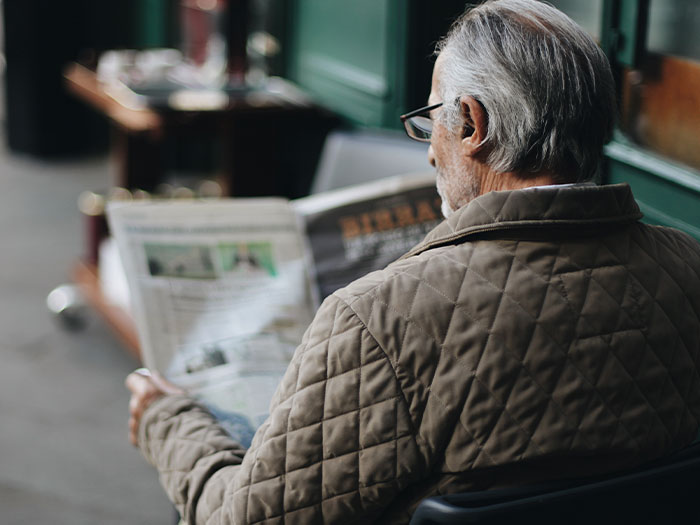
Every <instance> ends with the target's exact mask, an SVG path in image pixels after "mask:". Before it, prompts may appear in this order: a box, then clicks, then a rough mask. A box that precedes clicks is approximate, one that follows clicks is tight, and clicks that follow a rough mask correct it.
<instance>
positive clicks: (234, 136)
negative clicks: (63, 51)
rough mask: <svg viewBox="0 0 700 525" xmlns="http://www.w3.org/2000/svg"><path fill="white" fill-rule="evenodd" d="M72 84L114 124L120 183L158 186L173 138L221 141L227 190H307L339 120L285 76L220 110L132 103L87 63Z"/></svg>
mask: <svg viewBox="0 0 700 525" xmlns="http://www.w3.org/2000/svg"><path fill="white" fill-rule="evenodd" d="M64 78H65V81H66V86H67V88H68V90H69V91H70V92H72V93H73V94H75V95H76V96H77V97H78V98H80V99H81V100H83V101H84V102H85V103H87V104H89V105H90V106H92V107H93V108H94V109H95V110H97V111H98V112H99V113H101V114H102V115H104V116H105V117H107V119H108V120H109V122H110V123H111V124H112V136H113V138H112V155H113V156H114V159H115V162H116V165H117V175H116V180H115V181H114V185H116V186H122V187H125V188H128V189H136V188H140V189H144V190H147V191H150V190H152V189H153V188H155V186H156V185H157V184H158V183H159V182H162V181H163V180H164V177H165V176H166V173H165V171H166V166H164V162H163V158H164V148H165V146H166V142H167V140H168V139H169V138H173V137H179V138H185V139H186V138H187V137H197V138H201V137H202V136H206V137H211V139H212V140H222V141H223V143H224V147H223V150H224V151H223V158H222V159H220V164H221V165H220V166H219V169H218V172H219V173H221V175H222V176H223V183H224V187H225V189H226V192H227V194H229V195H236V196H246V197H249V196H261V195H282V196H286V197H290V198H295V197H299V196H302V195H305V194H306V193H307V192H308V188H309V185H310V183H311V178H312V176H313V173H314V171H315V167H316V162H317V159H318V155H319V153H320V151H321V147H322V145H323V141H324V139H325V136H326V134H327V133H328V131H329V130H330V129H331V128H333V127H335V126H336V125H338V123H339V121H338V119H337V118H336V117H335V116H334V115H333V114H331V113H330V112H328V111H326V110H324V109H323V108H321V107H319V106H318V105H315V104H313V103H311V102H310V100H309V99H308V98H307V97H306V96H304V95H303V94H302V93H301V92H300V91H299V90H298V89H296V88H295V87H294V86H293V85H291V84H290V83H288V82H285V81H282V80H281V79H278V80H276V81H275V82H276V83H275V89H274V90H271V89H259V90H247V91H242V92H240V94H233V95H231V96H230V97H229V101H228V103H227V104H226V105H225V106H224V107H221V108H218V109H214V110H196V111H192V110H190V111H183V110H177V109H173V108H168V107H159V108H153V107H132V106H130V105H129V104H128V103H125V102H124V100H122V99H120V98H119V97H115V96H114V94H110V93H111V91H110V87H109V86H105V85H103V84H102V83H100V82H99V81H98V78H97V75H96V73H95V72H94V71H93V70H91V69H89V68H87V67H84V66H82V65H80V64H76V63H73V64H70V65H69V66H68V67H67V68H66V69H65V71H64Z"/></svg>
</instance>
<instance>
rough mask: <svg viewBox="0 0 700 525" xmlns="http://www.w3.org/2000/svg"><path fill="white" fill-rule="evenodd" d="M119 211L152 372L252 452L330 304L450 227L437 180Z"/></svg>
mask: <svg viewBox="0 0 700 525" xmlns="http://www.w3.org/2000/svg"><path fill="white" fill-rule="evenodd" d="M107 213H108V219H109V225H110V230H111V232H112V235H113V237H114V239H115V241H116V243H117V247H118V250H119V253H120V256H121V260H122V265H123V268H124V272H125V274H126V278H127V281H128V283H129V296H130V302H131V313H132V315H133V317H134V319H135V322H136V326H137V329H138V332H139V338H140V344H141V353H142V358H143V361H144V364H145V365H146V366H147V367H149V368H152V369H155V370H158V371H160V372H161V373H162V374H163V375H165V377H167V378H168V379H170V380H171V381H173V382H175V383H176V384H179V385H181V386H183V387H185V388H188V389H189V390H190V391H191V392H192V394H194V395H195V396H197V397H199V398H200V399H201V400H202V401H203V402H204V403H205V404H206V405H207V406H208V407H209V408H210V409H211V410H212V412H213V413H214V414H215V415H217V417H220V419H222V420H226V421H228V423H229V425H224V426H226V427H227V429H229V431H232V433H235V436H236V437H237V438H238V439H239V440H240V441H241V442H242V443H244V444H245V443H246V442H247V441H248V440H249V439H250V438H251V437H252V434H253V433H254V431H255V429H256V428H257V427H258V426H259V425H260V424H261V423H262V421H263V420H264V419H265V417H266V416H267V413H268V406H269V402H270V400H271V399H272V396H273V394H274V391H275V389H276V387H277V384H278V383H279V380H280V379H281V376H282V375H283V373H284V371H285V369H286V367H287V365H288V363H289V361H290V359H291V356H292V354H293V352H294V350H295V348H296V346H297V345H298V344H299V343H300V342H301V338H302V335H303V332H304V330H305V329H306V328H307V326H308V325H309V323H310V322H311V320H312V317H313V313H314V311H315V308H316V306H317V305H318V303H319V301H320V300H321V299H323V298H324V297H326V296H327V295H329V294H330V293H332V292H333V291H335V290H336V289H337V288H339V287H341V286H344V285H346V284H348V283H349V282H351V281H353V280H354V279H356V278H358V277H361V276H362V275H365V274H366V273H368V272H370V271H373V270H377V269H380V268H383V267H384V266H386V265H387V264H388V263H390V262H391V261H393V260H395V259H397V258H398V257H400V256H401V255H402V254H403V253H405V252H406V251H408V250H409V249H410V248H411V247H413V246H414V245H415V244H417V243H418V242H420V241H421V240H422V239H423V237H424V236H425V234H426V233H427V232H428V231H429V230H430V229H432V228H433V227H434V226H435V225H437V223H438V222H439V220H440V218H441V215H440V201H439V198H438V196H437V192H436V190H435V183H434V176H433V175H429V176H428V175H419V176H401V177H393V178H388V179H383V180H380V181H377V182H373V183H370V184H364V185H360V186H356V187H350V188H346V189H342V190H335V191H331V192H325V193H323V194H319V195H314V196H312V197H307V198H304V199H298V200H296V201H293V202H289V201H287V200H285V199H274V198H255V199H222V200H209V201H182V200H177V201H151V202H130V203H121V202H120V203H113V204H110V205H109V206H108V209H107ZM231 421H234V423H233V424H231Z"/></svg>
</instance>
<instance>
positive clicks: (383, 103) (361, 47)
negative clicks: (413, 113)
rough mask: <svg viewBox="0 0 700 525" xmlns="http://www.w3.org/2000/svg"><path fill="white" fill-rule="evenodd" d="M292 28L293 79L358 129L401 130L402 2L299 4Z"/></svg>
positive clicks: (303, 0) (311, 0)
mask: <svg viewBox="0 0 700 525" xmlns="http://www.w3.org/2000/svg"><path fill="white" fill-rule="evenodd" d="M293 28H294V35H293V36H292V41H291V46H292V53H291V57H290V61H291V63H290V76H291V77H292V79H293V80H295V81H296V82H297V83H298V84H299V85H301V86H302V87H303V88H305V89H307V90H308V91H310V92H311V93H312V94H313V95H315V96H316V97H317V99H318V100H319V101H320V102H321V103H322V104H324V105H326V106H328V107H329V108H331V109H333V110H335V111H337V112H338V113H339V114H341V115H343V116H345V117H348V118H349V119H350V120H352V121H354V122H355V123H357V124H361V125H365V126H380V127H381V126H392V125H393V126H395V125H396V124H394V123H393V122H391V120H392V119H393V118H395V117H396V115H397V111H398V110H397V108H398V107H399V106H401V105H402V103H403V99H404V94H403V93H404V91H403V89H402V85H403V83H402V82H401V80H402V79H403V77H404V76H405V75H404V73H405V60H406V58H405V53H404V49H405V38H406V36H405V35H406V9H405V8H404V9H401V8H400V2H399V0H353V1H352V2H348V1H343V0H297V1H296V2H294V9H293Z"/></svg>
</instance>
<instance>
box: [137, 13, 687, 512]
mask: <svg viewBox="0 0 700 525" xmlns="http://www.w3.org/2000/svg"><path fill="white" fill-rule="evenodd" d="M429 102H430V105H429V106H428V107H426V108H424V109H421V110H417V111H415V112H413V113H410V114H408V115H406V116H405V117H404V120H405V122H406V126H407V130H408V131H409V134H410V135H411V136H413V137H414V138H419V139H423V140H430V141H431V147H430V153H429V157H430V161H431V163H432V164H433V165H434V166H435V167H436V168H437V186H438V189H439V191H440V194H441V196H442V198H443V205H444V206H443V207H444V212H445V215H446V216H447V219H446V220H445V221H444V222H443V223H442V224H440V225H439V226H438V227H437V228H436V229H435V230H434V231H433V232H431V233H430V234H429V235H428V236H427V238H426V239H425V240H424V242H422V243H421V244H420V245H419V246H417V247H416V248H415V249H413V250H412V251H411V252H410V253H408V254H407V255H405V256H404V257H403V258H402V259H400V260H399V261H397V262H395V263H393V264H391V265H389V266H388V267H387V268H386V269H384V270H382V271H378V272H374V273H371V274H369V275H367V276H366V277H364V278H362V279H359V280H358V281H356V282H354V283H352V284H351V285H350V286H348V287H346V288H344V289H342V290H339V291H337V292H335V293H334V294H333V295H332V296H330V297H329V298H328V299H327V300H326V301H325V302H324V303H323V305H322V306H321V308H320V309H319V311H318V313H317V315H316V318H315V320H314V321H313V323H312V324H311V326H310V327H309V329H308V331H307V332H306V334H305V336H304V340H303V342H302V343H301V345H300V346H299V348H298V349H297V351H296V353H295V356H294V358H293V361H292V363H291V365H290V366H289V370H288V371H287V374H286V376H285V378H284V379H283V381H282V383H281V385H280V387H279V389H278V391H277V393H276V396H275V398H274V400H273V401H272V404H271V412H270V416H269V419H268V420H267V421H266V422H265V423H264V424H263V425H262V427H260V429H259V430H258V432H257V434H256V436H255V438H254V440H253V443H252V445H251V447H250V448H249V449H248V450H244V449H243V448H242V447H241V446H240V445H238V444H237V443H236V442H234V441H233V440H232V439H231V438H230V437H228V436H227V434H226V433H225V432H224V431H223V430H222V429H221V428H220V427H219V426H218V425H217V423H216V421H215V420H214V419H213V418H212V416H211V415H210V414H209V413H208V412H207V411H206V410H205V409H203V408H202V407H200V406H199V405H198V404H197V403H196V402H195V401H193V400H192V399H191V398H189V397H187V396H186V395H183V394H179V393H166V392H170V390H169V387H167V385H163V384H162V382H161V381H160V380H156V381H153V380H150V379H147V378H143V377H141V376H138V375H132V376H130V377H129V379H128V380H127V381H128V385H129V387H130V388H131V389H132V391H133V392H134V397H133V399H132V407H131V408H132V420H131V428H132V433H133V439H134V440H136V441H137V442H138V445H139V446H140V448H141V450H142V451H143V453H144V454H145V456H146V458H147V459H148V460H149V461H150V462H151V463H152V464H153V465H154V466H155V467H156V468H157V469H158V470H159V472H160V475H161V479H162V481H163V484H164V486H165V488H166V489H167V491H168V493H169V495H170V497H171V498H172V499H173V501H174V502H175V504H176V505H177V506H178V508H179V509H180V510H181V512H182V515H183V517H184V519H185V520H186V521H187V522H189V523H259V522H264V523H320V522H327V523H345V522H356V521H361V520H362V521H365V520H367V521H371V520H374V521H376V522H378V523H405V522H407V521H408V519H409V517H410V515H411V512H412V510H413V509H415V507H416V505H417V504H418V503H419V502H420V501H421V500H422V499H423V498H425V497H426V496H430V495H435V494H440V493H447V492H456V491H465V490H470V489H476V488H479V489H481V488H489V487H495V486H503V485H513V484H522V483H529V482H535V481H540V480H544V479H553V478H562V477H576V476H581V475H588V474H597V473H603V472H610V471H615V470H619V469H624V468H627V467H630V466H634V465H639V464H642V463H644V462H646V461H649V460H651V459H654V458H658V457H661V456H664V455H666V454H669V453H671V452H673V451H676V450H678V449H680V448H683V447H685V446H687V445H688V444H689V443H691V442H692V441H693V439H694V438H695V436H696V434H697V432H698V421H699V420H700V381H699V377H698V370H699V368H700V246H699V245H698V244H697V243H696V242H695V241H693V240H692V239H691V238H689V237H688V236H686V235H684V234H682V233H680V232H677V231H674V230H670V229H667V228H659V227H653V226H648V225H644V224H642V223H640V222H639V219H640V218H641V213H640V212H639V209H638V207H637V205H636V204H635V202H634V199H633V197H632V194H631V192H630V189H629V187H628V186H627V185H616V186H596V185H594V184H593V183H587V182H583V181H586V180H588V179H590V178H592V177H593V176H594V175H595V173H596V171H597V169H598V165H599V162H600V159H601V155H602V147H603V144H604V143H605V142H606V140H608V138H609V137H610V134H611V130H612V126H613V115H614V113H615V104H614V88H613V79H612V76H611V73H610V68H609V65H608V63H607V61H606V58H605V56H604V55H603V54H602V52H601V51H600V50H599V49H598V47H597V46H596V44H595V43H594V42H593V40H591V38H590V37H588V36H587V35H586V34H585V33H584V32H583V31H582V30H581V29H580V28H579V27H578V26H576V25H575V24H574V23H573V22H572V21H571V20H570V19H568V18H567V17H566V16H565V15H563V14H562V13H560V12H558V11H557V10H555V9H554V8H552V7H550V6H548V5H545V4H542V3H539V2H536V1H534V0H500V1H491V2H487V3H485V4H483V5H481V6H479V7H477V8H474V9H472V10H471V11H468V12H467V13H466V14H465V15H463V17H462V18H461V19H459V20H458V21H457V22H456V23H455V25H454V26H453V28H452V30H451V31H450V33H449V35H448V36H447V37H446V39H445V40H444V41H443V42H442V43H441V44H440V46H439V57H438V59H437V62H436V65H435V71H434V78H433V85H432V93H431V95H430V101H429Z"/></svg>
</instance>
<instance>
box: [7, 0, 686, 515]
mask: <svg viewBox="0 0 700 525" xmlns="http://www.w3.org/2000/svg"><path fill="white" fill-rule="evenodd" d="M0 3H1V5H2V10H1V11H0V31H1V32H2V38H0V45H1V46H2V48H1V49H0V52H1V53H2V54H1V55H0V75H1V76H2V82H0V95H1V98H0V120H1V121H2V127H0V135H1V137H2V140H0V181H1V182H2V191H0V231H2V244H1V245H0V246H1V248H0V283H1V284H0V334H2V338H0V356H1V359H2V361H1V365H0V407H1V408H0V417H2V423H1V424H0V508H2V509H3V519H2V521H3V523H71V524H75V523H149V524H150V523H173V522H174V519H175V516H174V510H173V508H172V506H171V505H170V504H169V503H168V501H167V500H166V498H165V496H164V494H163V493H162V491H161V489H160V487H159V485H158V479H157V475H156V473H155V472H154V471H152V470H151V468H150V467H149V466H148V465H146V464H145V462H144V461H143V460H142V459H141V457H140V456H139V454H138V453H137V452H136V451H135V450H133V449H132V448H131V447H130V445H129V444H128V441H127V439H126V419H127V403H128V396H127V392H126V390H125V389H124V387H123V380H124V377H125V376H126V374H127V373H128V372H130V371H131V370H132V369H134V368H136V367H137V366H138V365H139V357H138V340H137V338H136V336H135V332H134V330H133V324H132V322H131V319H130V317H129V314H128V307H127V305H125V304H124V302H123V301H121V302H120V298H119V297H118V293H117V294H114V293H112V292H110V290H109V289H110V277H109V271H108V268H107V267H106V261H104V260H100V259H101V257H100V248H101V246H102V242H103V240H104V239H105V238H106V237H107V232H106V229H105V224H104V220H103V216H102V211H103V205H104V202H105V200H108V199H111V198H113V199H116V198H148V197H150V198H154V197H156V196H157V197H159V198H183V197H193V196H197V195H208V196H218V195H221V196H227V195H232V196H255V195H283V196H286V197H289V198H295V197H300V196H303V195H306V194H308V193H309V192H311V191H314V190H315V189H318V188H331V187H339V186H345V185H348V184H353V183H356V182H363V181H365V180H369V179H371V178H376V177H380V176H385V175H386V176H388V175H393V174H397V173H402V172H406V171H419V170H423V171H428V170H429V166H428V164H427V161H426V160H425V148H424V147H422V146H421V145H417V144H415V143H410V142H409V141H408V139H406V138H405V137H404V136H403V132H402V131H401V124H400V122H399V119H398V117H399V115H401V114H402V113H405V112H407V111H410V110H412V109H415V108H417V107H420V106H423V105H425V103H426V99H427V95H428V92H429V88H430V75H431V69H432V64H433V60H434V59H433V56H432V53H433V49H434V46H435V42H436V41H437V39H438V38H439V37H440V36H442V35H444V33H445V32H446V31H447V29H448V27H449V25H450V23H451V21H452V20H454V18H455V17H457V16H458V15H459V14H460V13H461V12H462V11H463V9H464V4H465V2H464V1H463V0H441V1H440V2H428V1H426V0H354V1H352V2H347V1H342V0H120V1H119V2H110V1H107V0H63V1H61V2H55V1H51V0H1V1H0ZM552 3H553V4H554V5H555V6H558V7H560V8H561V9H562V10H564V11H565V12H567V13H568V14H569V15H570V16H572V17H573V18H574V19H575V20H576V21H577V22H578V23H579V24H581V25H582V26H583V27H584V28H585V29H586V30H587V31H588V32H589V33H590V34H592V35H593V36H594V38H595V39H596V40H597V41H598V42H599V43H600V45H601V46H602V47H603V49H604V50H605V52H606V53H607V54H608V56H609V58H610V60H611V63H612V64H613V68H614V71H615V76H616V82H617V89H618V93H619V100H620V103H619V115H618V117H619V126H618V130H617V132H616V135H615V138H614V140H613V141H612V142H611V143H610V144H609V145H608V147H607V149H606V162H605V166H604V170H603V173H602V174H601V177H602V180H603V181H606V182H621V181H626V182H629V183H630V184H631V185H632V188H633V190H634V192H635V195H636V197H637V199H638V200H639V203H640V206H641V207H642V211H643V212H644V213H645V217H646V219H645V220H648V221H649V222H653V223H658V224H665V225H669V226H674V227H677V228H680V229H682V230H684V231H686V232H688V233H690V234H691V235H693V236H694V237H696V238H698V239H700V205H699V204H700V35H699V34H698V32H697V31H696V28H697V27H699V26H700V4H698V2H696V1H695V0H591V1H589V2H578V1H575V0H559V1H553V2H552ZM331 146H332V147H331ZM343 152H345V153H343ZM382 152H383V153H382ZM343 159H344V160H343ZM363 159H364V161H365V164H366V165H365V164H363V163H362V161H363ZM368 159H369V160H368ZM343 162H344V163H345V166H343V165H342V164H343ZM348 163H350V164H351V166H348ZM329 166H330V168H329ZM320 177H324V181H323V182H322V183H319V178H320ZM64 284H65V285H67V286H64V287H62V288H60V289H59V291H60V292H61V293H59V294H58V295H56V294H54V295H53V299H54V300H53V302H52V303H51V305H50V306H51V308H52V310H51V309H49V307H47V296H48V294H49V293H50V292H51V291H52V290H54V289H55V288H56V287H59V286H60V285H64Z"/></svg>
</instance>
